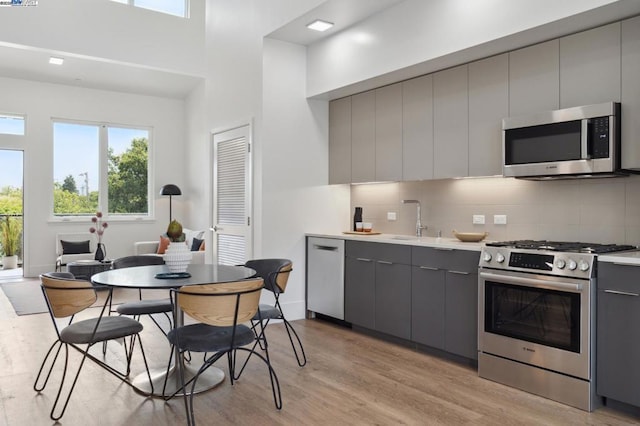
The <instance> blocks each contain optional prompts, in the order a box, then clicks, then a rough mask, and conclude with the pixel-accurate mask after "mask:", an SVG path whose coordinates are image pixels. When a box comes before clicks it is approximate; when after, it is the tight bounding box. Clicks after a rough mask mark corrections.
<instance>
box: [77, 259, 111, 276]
mask: <svg viewBox="0 0 640 426" xmlns="http://www.w3.org/2000/svg"><path fill="white" fill-rule="evenodd" d="M109 269H111V261H110V260H107V261H104V262H99V261H97V260H79V261H77V262H69V263H68V264H67V272H71V273H72V274H73V276H74V277H76V279H79V280H87V281H91V276H93V275H94V274H97V273H98V272H104V271H108V270H109Z"/></svg>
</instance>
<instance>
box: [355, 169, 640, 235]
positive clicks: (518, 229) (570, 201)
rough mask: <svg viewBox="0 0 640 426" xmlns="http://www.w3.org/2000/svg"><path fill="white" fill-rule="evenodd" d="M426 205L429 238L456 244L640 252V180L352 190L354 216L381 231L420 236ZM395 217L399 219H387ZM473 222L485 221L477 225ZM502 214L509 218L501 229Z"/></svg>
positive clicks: (449, 183)
mask: <svg viewBox="0 0 640 426" xmlns="http://www.w3.org/2000/svg"><path fill="white" fill-rule="evenodd" d="M403 199H417V200H420V203H421V206H422V224H423V225H426V226H427V230H426V233H425V232H424V231H423V235H427V236H437V235H438V232H439V231H441V232H442V236H443V237H452V230H453V229H455V230H457V231H459V232H484V231H486V232H489V236H488V239H489V240H513V239H547V240H564V241H584V242H594V243H618V244H623V243H625V244H633V245H640V176H630V177H625V178H608V179H581V180H556V181H545V182H538V181H527V180H518V179H512V178H502V177H496V178H481V179H445V180H430V181H421V182H400V183H380V184H366V185H352V186H351V215H353V211H354V208H355V207H356V206H359V207H362V208H363V220H364V221H366V222H372V223H373V228H374V231H379V232H383V233H390V234H405V235H413V234H414V233H415V224H416V205H415V204H402V200H403ZM388 212H395V213H396V217H397V220H395V221H390V220H387V213H388ZM473 215H484V216H485V224H484V225H474V224H473V222H472V218H473ZM494 215H506V216H507V224H506V225H495V224H494Z"/></svg>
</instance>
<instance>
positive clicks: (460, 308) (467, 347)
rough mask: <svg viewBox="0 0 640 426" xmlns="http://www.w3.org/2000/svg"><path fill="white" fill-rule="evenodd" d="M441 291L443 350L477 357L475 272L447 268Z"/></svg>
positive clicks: (476, 276)
mask: <svg viewBox="0 0 640 426" xmlns="http://www.w3.org/2000/svg"><path fill="white" fill-rule="evenodd" d="M477 265H478V262H477V261H476V267H477ZM445 295H446V296H445V308H444V309H445V321H444V324H445V328H444V336H445V342H444V347H445V350H446V351H447V352H451V353H454V354H456V355H460V356H463V357H466V358H470V359H478V274H477V273H473V272H468V271H447V275H446V291H445Z"/></svg>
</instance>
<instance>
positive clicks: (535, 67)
mask: <svg viewBox="0 0 640 426" xmlns="http://www.w3.org/2000/svg"><path fill="white" fill-rule="evenodd" d="M559 51H560V43H559V41H558V40H557V39H556V40H551V41H548V42H545V43H540V44H536V45H534V46H530V47H526V48H524V49H519V50H515V51H513V52H510V53H509V116H511V117H513V116H518V115H524V114H530V113H535V112H540V111H551V110H554V109H558V108H559V105H560V104H559V102H560V91H559V86H560V74H559V70H560V65H559Z"/></svg>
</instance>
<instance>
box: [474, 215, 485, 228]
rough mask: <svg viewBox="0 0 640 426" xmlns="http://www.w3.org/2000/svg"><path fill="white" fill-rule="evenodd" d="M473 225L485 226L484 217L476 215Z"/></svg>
mask: <svg viewBox="0 0 640 426" xmlns="http://www.w3.org/2000/svg"><path fill="white" fill-rule="evenodd" d="M473 224H474V225H484V215H483V214H474V215H473Z"/></svg>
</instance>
